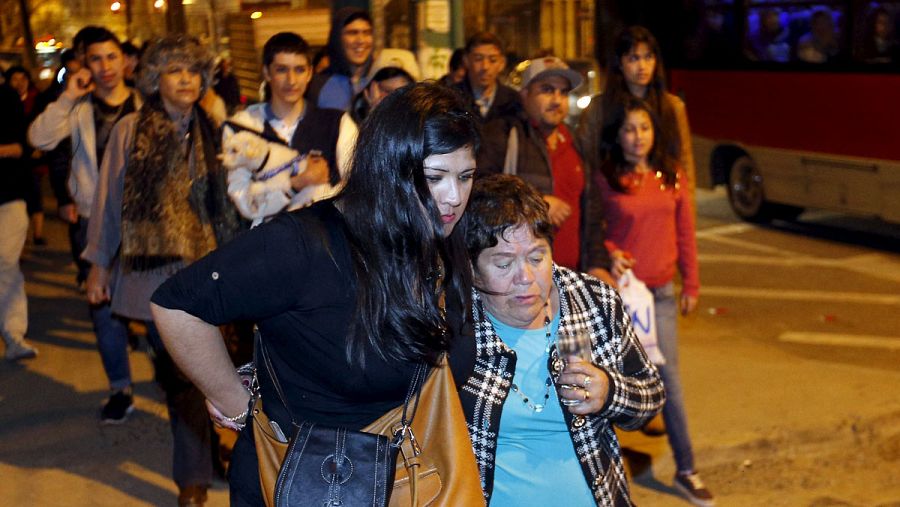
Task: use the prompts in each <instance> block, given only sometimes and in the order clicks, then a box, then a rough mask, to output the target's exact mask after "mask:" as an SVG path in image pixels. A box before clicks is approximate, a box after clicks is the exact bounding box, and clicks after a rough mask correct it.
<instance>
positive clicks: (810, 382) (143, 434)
mask: <svg viewBox="0 0 900 507" xmlns="http://www.w3.org/2000/svg"><path fill="white" fill-rule="evenodd" d="M698 210H699V213H698V215H699V216H698V228H699V233H698V245H699V249H700V263H701V280H702V284H703V286H702V288H701V300H700V305H699V311H698V312H697V313H696V314H695V315H693V316H691V317H688V318H686V319H684V320H683V321H682V323H681V346H680V350H681V362H682V374H683V377H684V382H685V393H686V398H687V408H688V417H689V422H690V425H691V434H692V436H693V440H694V446H695V454H696V462H697V466H698V468H699V470H700V471H701V472H702V474H703V477H704V479H705V480H706V482H707V484H708V485H709V487H710V488H711V489H712V490H713V491H714V492H715V493H716V494H717V497H718V504H719V505H720V506H729V505H738V506H744V505H746V506H755V505H772V506H778V505H785V506H793V505H814V506H839V505H840V506H874V505H879V506H887V505H894V506H897V505H900V394H898V392H900V390H898V386H900V254H898V252H900V246H898V245H900V241H898V240H900V227H896V226H886V225H884V224H876V223H873V222H871V221H866V220H857V219H849V218H846V217H837V216H832V215H829V214H826V213H821V212H819V213H813V214H808V215H804V219H803V221H801V222H800V223H799V224H791V225H786V224H781V225H778V226H776V227H772V228H768V227H767V228H761V227H757V226H754V225H749V224H745V223H742V222H739V221H737V220H736V219H735V218H734V217H733V216H732V214H731V212H730V210H728V208H727V204H726V203H725V198H724V194H723V193H722V192H721V191H718V192H710V191H702V190H701V191H698ZM47 228H48V232H49V238H50V245H49V246H48V247H45V248H43V249H35V248H32V247H31V246H28V247H26V248H27V252H26V255H25V257H24V259H23V266H24V268H25V269H26V271H27V272H26V277H27V279H28V293H29V305H30V306H29V313H30V317H31V321H30V322H31V330H30V337H31V339H32V340H33V342H34V344H35V345H36V346H37V347H39V349H40V356H39V357H38V358H37V359H36V360H34V361H31V362H26V363H24V364H22V365H12V364H9V363H3V364H0V477H2V479H3V480H2V495H0V499H2V500H0V504H3V505H64V506H66V505H73V506H81V505H101V506H105V505H110V506H112V505H174V504H175V496H176V488H175V486H174V484H173V483H171V481H170V479H169V476H170V469H171V465H170V455H169V446H170V437H169V430H168V422H167V421H166V417H165V407H164V405H163V404H162V403H161V400H162V396H161V394H160V393H159V391H158V390H157V389H156V387H155V386H154V384H153V382H152V370H151V367H150V363H149V360H147V358H146V355H145V354H143V353H141V352H134V353H132V354H131V364H132V368H133V375H134V378H135V380H136V382H137V383H136V386H135V389H136V404H137V408H138V410H137V411H136V412H135V414H134V415H133V417H132V419H130V420H129V421H128V422H127V423H126V424H124V425H122V426H117V427H111V426H99V425H98V423H97V414H98V411H99V407H100V405H101V403H102V402H103V400H104V398H105V397H106V395H107V392H106V383H105V378H104V375H103V371H102V367H101V365H100V358H99V355H98V354H97V352H96V349H95V347H94V338H93V333H92V332H91V329H90V323H89V320H88V318H87V308H86V303H85V302H84V299H83V296H82V295H81V294H80V293H79V292H78V291H77V289H76V287H75V286H74V268H73V267H72V266H71V263H70V256H69V253H68V250H67V249H68V243H67V240H66V237H65V229H64V226H63V225H62V224H61V223H60V222H58V221H57V220H48V223H47ZM622 439H623V442H624V444H625V446H626V447H628V449H629V450H628V452H627V455H628V457H629V465H630V468H631V471H632V473H633V474H634V479H635V481H634V482H635V485H634V491H633V496H634V499H635V501H636V502H637V503H638V504H639V505H642V506H663V507H665V506H670V505H671V506H680V505H687V503H686V502H684V501H682V500H681V499H680V498H679V497H677V496H676V495H675V494H674V490H672V489H671V488H670V485H671V478H672V474H673V472H674V470H673V464H672V459H671V454H670V452H669V449H668V446H667V444H666V442H665V438H651V437H646V436H643V435H641V434H639V433H629V434H622ZM210 505H227V491H226V489H225V486H224V484H219V485H217V487H216V488H215V489H214V490H213V491H211V495H210Z"/></svg>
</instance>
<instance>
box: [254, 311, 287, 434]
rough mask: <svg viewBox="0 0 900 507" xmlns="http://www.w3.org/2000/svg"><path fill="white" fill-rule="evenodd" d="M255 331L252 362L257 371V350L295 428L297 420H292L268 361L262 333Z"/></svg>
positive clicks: (276, 377) (285, 400)
mask: <svg viewBox="0 0 900 507" xmlns="http://www.w3.org/2000/svg"><path fill="white" fill-rule="evenodd" d="M255 331H256V332H255V335H256V336H255V338H256V347H254V348H253V355H254V358H253V360H254V362H256V364H257V369H258V368H259V362H258V361H259V359H258V357H256V352H257V350H259V354H260V355H261V356H262V358H263V363H265V365H266V371H267V372H268V373H269V378H271V379H272V384H274V385H275V392H276V393H277V394H278V399H280V400H281V404H282V405H284V409H285V410H287V413H288V416H290V418H291V424H293V425H294V426H296V425H297V420H296V419H295V418H294V413H293V412H291V406H290V405H288V402H287V396H285V395H284V390H283V389H282V388H281V382H279V381H278V376H277V375H275V368H274V367H273V366H272V361H271V360H270V359H269V354H268V352H267V351H266V344H265V343H263V341H262V333H260V332H259V329H258V328H255Z"/></svg>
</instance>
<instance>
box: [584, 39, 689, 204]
mask: <svg viewBox="0 0 900 507" xmlns="http://www.w3.org/2000/svg"><path fill="white" fill-rule="evenodd" d="M665 76H666V74H665V68H664V67H663V60H662V51H661V50H660V47H659V43H658V42H657V41H656V38H655V37H654V36H653V34H652V33H650V31H649V30H647V29H646V28H644V27H642V26H632V27H629V28H627V29H625V30H624V31H623V32H622V33H620V34H619V36H618V37H617V38H616V41H615V43H614V45H613V54H612V55H611V58H610V60H609V69H608V73H607V78H606V86H605V87H604V89H603V93H602V94H601V95H598V96H596V97H594V98H593V100H591V104H590V105H589V106H588V107H587V109H585V110H584V113H582V115H581V118H580V119H579V122H578V129H577V131H576V135H577V136H578V138H579V139H580V141H581V143H582V146H583V147H584V153H585V157H586V158H587V160H588V163H589V164H590V166H591V168H592V169H593V170H597V169H599V167H600V165H601V163H602V161H603V159H604V158H605V156H606V154H605V153H604V152H603V151H604V150H603V146H602V145H601V143H600V138H601V136H602V132H603V129H604V128H605V127H608V126H609V125H610V124H611V123H612V120H613V119H612V117H611V114H610V112H611V111H613V109H614V108H616V107H621V106H622V104H624V103H625V101H626V100H627V99H628V98H630V97H635V98H639V99H643V100H644V101H646V102H647V103H648V104H650V107H651V108H652V110H653V111H654V113H655V114H656V116H657V117H658V118H659V122H660V132H659V139H657V143H660V145H661V146H662V147H663V149H664V150H665V152H666V154H667V155H668V156H670V157H672V158H673V159H675V160H677V161H678V163H679V165H680V166H681V168H682V171H684V174H685V176H686V177H687V185H688V194H689V195H691V196H693V193H694V184H695V181H696V178H695V173H696V169H695V167H694V154H693V148H692V146H691V129H690V126H689V125H688V119H687V109H686V108H685V106H684V101H682V100H681V99H680V98H678V96H676V95H674V94H672V93H669V92H668V90H667V88H666V77H665Z"/></svg>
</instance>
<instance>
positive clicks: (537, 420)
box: [488, 313, 596, 507]
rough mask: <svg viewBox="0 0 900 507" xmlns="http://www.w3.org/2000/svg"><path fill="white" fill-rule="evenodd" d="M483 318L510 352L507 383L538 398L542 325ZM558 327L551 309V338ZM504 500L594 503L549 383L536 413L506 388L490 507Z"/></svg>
mask: <svg viewBox="0 0 900 507" xmlns="http://www.w3.org/2000/svg"><path fill="white" fill-rule="evenodd" d="M488 318H489V319H490V320H491V324H493V326H494V330H496V331H497V335H499V336H500V338H501V339H502V340H503V342H504V343H506V345H507V346H508V347H509V348H511V349H513V350H515V351H516V357H517V359H516V373H515V376H514V377H513V383H515V384H516V385H517V386H519V391H520V392H521V393H524V394H525V395H526V396H527V397H528V399H529V401H531V403H534V404H539V403H544V390H545V387H544V386H545V382H546V380H547V375H548V371H547V354H548V352H547V330H546V329H545V328H543V327H542V328H540V329H519V328H514V327H510V326H507V325H506V324H503V323H502V322H500V321H498V320H496V319H495V318H494V316H493V315H490V314H488ZM558 329H559V314H558V313H557V315H555V316H554V318H553V322H551V323H550V336H551V340H552V341H554V342H555V341H556V340H555V338H556V333H557V330H558ZM507 505H509V506H513V505H515V506H529V505H533V506H547V505H551V506H553V505H559V506H562V505H565V506H567V507H569V506H576V507H577V506H582V505H584V506H587V505H596V501H595V500H594V496H593V494H592V493H591V490H590V488H589V487H588V485H587V482H586V481H585V479H584V473H583V472H582V470H581V465H580V464H579V463H578V457H577V456H576V455H575V448H574V447H573V445H572V438H571V437H570V436H569V430H568V428H567V427H566V422H565V419H563V413H562V408H561V407H560V406H559V398H558V397H557V395H556V389H555V388H554V387H553V386H551V387H550V399H548V400H547V401H546V404H545V407H544V410H543V411H541V412H534V411H533V410H532V409H531V408H530V407H529V406H528V405H527V404H526V403H525V402H524V401H523V399H522V396H520V394H519V393H516V392H515V391H513V390H512V389H510V391H509V395H508V396H507V397H506V401H505V402H504V404H503V415H502V417H501V418H500V434H499V436H498V438H497V457H496V463H495V467H494V491H493V494H492V496H491V507H496V506H507Z"/></svg>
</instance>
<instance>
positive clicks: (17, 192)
mask: <svg viewBox="0 0 900 507" xmlns="http://www.w3.org/2000/svg"><path fill="white" fill-rule="evenodd" d="M0 111H3V121H0V144H19V145H21V146H22V150H23V153H28V149H27V147H28V143H27V142H26V141H25V131H26V129H27V128H28V124H27V123H26V122H25V108H24V106H23V105H22V101H21V100H20V99H19V96H18V94H17V93H16V92H15V91H13V89H12V88H10V87H8V86H6V85H0ZM30 182H31V171H30V170H29V166H28V165H27V163H26V161H25V159H24V158H23V157H17V158H10V157H3V158H0V206H2V205H4V204H6V203H9V202H13V201H18V200H20V199H24V198H25V195H26V192H27V191H28V188H29V185H30Z"/></svg>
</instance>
